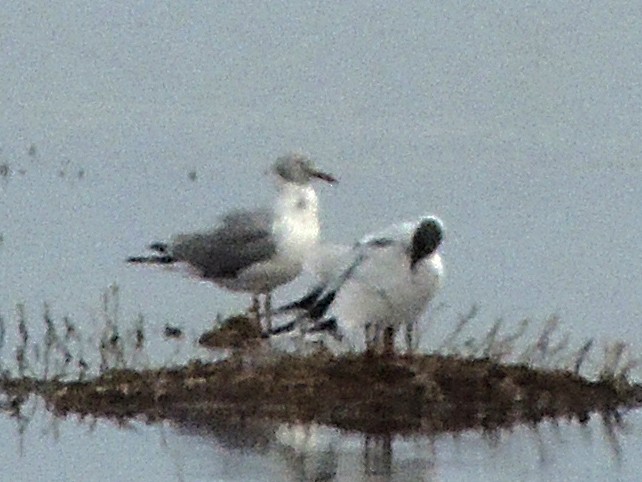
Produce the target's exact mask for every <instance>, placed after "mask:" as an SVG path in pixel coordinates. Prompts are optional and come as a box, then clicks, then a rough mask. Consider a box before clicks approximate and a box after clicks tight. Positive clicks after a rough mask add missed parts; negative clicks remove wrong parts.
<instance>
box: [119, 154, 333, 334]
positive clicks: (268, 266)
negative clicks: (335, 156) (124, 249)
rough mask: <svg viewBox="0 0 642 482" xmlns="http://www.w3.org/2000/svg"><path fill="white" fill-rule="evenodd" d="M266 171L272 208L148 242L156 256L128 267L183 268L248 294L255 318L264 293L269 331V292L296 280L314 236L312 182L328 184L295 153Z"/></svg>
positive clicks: (136, 260) (316, 223)
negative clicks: (273, 188)
mask: <svg viewBox="0 0 642 482" xmlns="http://www.w3.org/2000/svg"><path fill="white" fill-rule="evenodd" d="M271 171H272V173H273V174H274V175H275V178H276V180H277V187H278V191H279V194H278V196H277V199H276V201H275V203H274V205H273V207H272V208H261V209H255V210H235V211H232V212H229V213H227V214H225V215H224V216H222V218H221V222H220V223H219V225H217V226H216V227H214V228H213V229H211V230H208V231H203V232H195V233H188V234H178V235H176V236H174V237H173V238H172V240H171V241H170V242H168V243H159V242H156V243H152V244H151V245H150V246H149V248H150V249H151V250H153V251H155V252H156V254H153V255H151V256H136V257H131V258H129V259H128V261H129V262H131V263H148V264H161V265H175V264H182V265H187V267H188V268H189V271H190V272H191V273H193V274H195V275H196V276H198V277H200V278H202V279H205V280H209V281H212V282H214V283H216V284H217V285H219V286H221V287H223V288H227V289H229V290H233V291H243V292H249V293H252V295H253V303H252V308H251V310H252V311H253V312H255V313H256V316H257V320H258V319H259V309H260V306H259V299H258V297H259V295H261V294H263V295H265V305H264V311H265V313H266V323H267V329H270V327H271V318H270V312H271V307H270V305H271V303H270V295H271V292H272V291H273V290H274V289H275V288H277V287H278V286H281V285H283V284H285V283H288V282H290V281H292V280H293V279H294V278H296V277H297V276H298V275H299V273H300V272H301V269H302V267H303V264H304V262H305V259H306V256H307V254H308V253H309V252H310V251H311V250H312V249H313V248H314V245H315V244H316V243H317V241H318V238H319V230H320V228H319V219H318V210H319V203H318V199H317V195H316V192H315V190H314V188H313V187H312V185H311V182H312V181H313V180H314V179H321V180H323V181H326V182H329V183H334V182H336V180H335V178H334V177H332V176H331V175H329V174H326V173H324V172H321V171H319V170H317V169H316V168H315V167H314V164H313V163H312V162H311V161H310V160H309V159H308V158H307V157H305V156H303V155H301V154H288V155H285V156H282V157H279V158H278V159H277V160H276V162H275V163H274V164H273V166H272V169H271Z"/></svg>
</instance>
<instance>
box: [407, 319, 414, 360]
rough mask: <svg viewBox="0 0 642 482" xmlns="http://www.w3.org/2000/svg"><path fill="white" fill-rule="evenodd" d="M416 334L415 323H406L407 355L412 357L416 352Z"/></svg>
mask: <svg viewBox="0 0 642 482" xmlns="http://www.w3.org/2000/svg"><path fill="white" fill-rule="evenodd" d="M414 334H415V323H414V322H413V321H411V322H409V323H406V354H407V355H410V354H412V352H413V351H414V348H415V347H414V343H413V337H414Z"/></svg>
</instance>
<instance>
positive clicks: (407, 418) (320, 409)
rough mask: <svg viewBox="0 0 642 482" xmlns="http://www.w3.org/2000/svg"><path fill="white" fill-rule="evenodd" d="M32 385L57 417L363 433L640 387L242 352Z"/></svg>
mask: <svg viewBox="0 0 642 482" xmlns="http://www.w3.org/2000/svg"><path fill="white" fill-rule="evenodd" d="M25 383H26V382H24V381H23V382H22V389H20V387H21V385H20V382H19V381H15V380H14V381H10V380H5V381H4V382H3V385H4V386H5V391H6V392H11V391H14V392H15V391H16V390H17V391H24V390H26V389H29V390H30V391H35V392H37V393H39V394H40V395H41V396H42V397H44V398H45V400H46V401H47V403H48V405H49V407H50V408H51V409H52V410H53V411H54V412H56V413H57V414H60V415H66V414H70V413H75V414H79V415H92V416H97V417H113V418H118V419H122V418H130V417H142V418H143V419H146V420H149V421H154V420H159V419H169V420H175V421H179V422H180V421H182V420H185V419H186V418H189V419H190V422H191V423H192V424H193V423H195V421H196V423H198V420H199V419H200V420H202V421H203V424H207V422H208V421H209V420H210V419H211V418H212V417H214V416H216V417H219V418H220V417H224V418H226V419H230V420H233V419H241V418H248V417H250V418H258V419H270V420H274V421H279V422H317V423H322V424H328V425H332V426H335V427H338V428H342V429H350V430H359V431H362V432H366V433H387V432H393V431H394V432H401V433H404V432H414V433H436V432H444V431H459V430H465V429H472V428H486V429H492V428H496V427H502V426H508V425H512V424H515V423H523V422H530V423H536V422H539V421H541V420H542V419H545V418H559V417H563V418H567V419H569V418H572V419H578V420H580V421H582V422H584V421H587V420H588V419H589V417H590V414H591V413H592V412H600V413H608V414H613V413H617V412H618V411H619V410H622V409H626V408H631V407H636V406H639V405H640V404H642V387H641V386H639V385H633V384H630V383H628V382H626V381H625V380H610V381H606V380H605V381H597V382H594V381H589V380H586V379H584V378H582V377H580V376H577V375H574V374H572V373H570V372H566V371H547V370H539V369H534V368H531V367H528V366H523V365H500V364H497V363H494V362H491V361H490V360H486V359H465V358H461V357H457V356H442V355H415V356H404V357H396V358H381V357H369V356H365V355H353V356H346V357H340V358H334V357H331V356H329V355H324V354H318V355H315V356H311V357H296V356H291V355H287V356H286V355H284V356H280V357H278V358H276V359H274V358H272V359H263V360H261V361H258V359H253V358H252V357H248V356H245V357H243V356H241V355H237V356H232V357H231V358H229V359H227V360H224V361H220V362H216V363H209V364H206V363H200V362H193V363H191V364H189V365H187V366H184V367H179V368H164V369H160V370H145V371H134V370H129V369H123V370H110V371H109V372H107V373H105V374H104V375H102V376H100V377H98V378H95V379H93V380H88V381H74V382H61V381H40V382H34V383H32V384H31V386H28V384H25ZM12 384H15V386H14V388H13V390H12V389H11V385H12Z"/></svg>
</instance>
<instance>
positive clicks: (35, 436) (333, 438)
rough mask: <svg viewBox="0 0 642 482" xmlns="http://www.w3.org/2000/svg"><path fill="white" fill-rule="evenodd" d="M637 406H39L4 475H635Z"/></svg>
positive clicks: (5, 459) (2, 455) (7, 449)
mask: <svg viewBox="0 0 642 482" xmlns="http://www.w3.org/2000/svg"><path fill="white" fill-rule="evenodd" d="M640 423H642V419H641V417H640V412H639V411H638V412H637V413H634V414H630V415H629V416H628V417H626V418H625V421H624V422H623V423H622V424H619V425H616V426H609V425H605V424H604V423H603V421H602V420H601V419H600V418H597V417H596V418H594V419H593V420H592V421H590V422H589V423H588V424H587V425H585V426H580V425H578V424H576V423H568V422H559V423H552V422H547V423H543V424H541V425H540V426H538V427H517V428H515V429H513V430H510V431H507V430H505V431H500V432H493V433H487V434H481V433H477V432H466V433H462V434H458V435H450V434H445V435H439V436H435V437H432V438H427V437H400V436H396V437H385V436H366V435H362V434H358V433H346V432H340V431H338V430H336V429H332V428H329V427H325V426H318V425H316V426H293V425H281V426H273V425H270V424H267V423H264V424H259V423H256V424H244V425H241V424H237V425H225V424H223V425H221V424H213V425H212V427H209V428H205V429H204V428H201V429H193V428H190V427H176V426H172V425H170V424H164V425H155V426H149V425H144V424H141V423H136V422H133V423H131V424H129V425H128V426H126V427H118V426H117V425H116V424H115V423H113V422H108V421H101V420H99V421H95V422H92V421H83V422H80V421H78V420H77V419H75V418H73V417H71V418H69V419H66V420H62V421H61V420H58V419H55V418H53V417H52V416H51V415H48V414H46V413H45V412H44V411H43V410H41V409H37V408H36V411H35V414H34V417H33V420H32V421H31V423H30V424H29V425H27V426H26V427H25V428H24V429H23V431H22V434H20V433H19V431H18V429H19V425H18V424H17V423H16V422H14V421H12V420H8V419H7V418H5V417H3V418H2V419H0V424H1V427H2V430H3V433H5V434H13V435H14V436H13V437H11V441H10V443H6V444H4V446H3V450H2V452H0V461H1V462H2V464H3V467H4V469H3V475H2V477H3V480H34V481H35V480H43V481H44V480H96V479H100V480H114V481H116V480H159V481H161V480H162V481H164V480H238V481H247V480H292V481H297V480H339V481H341V480H364V481H366V480H367V481H380V480H399V481H403V480H425V481H433V480H434V481H437V480H490V479H492V480H498V481H512V480H524V481H536V480H541V481H548V480H591V481H592V480H595V481H598V480H630V481H633V480H638V474H639V465H637V464H638V460H637V459H638V458H639V457H638V455H639V432H638V434H636V433H634V431H635V428H634V427H636V426H638V427H639V424H640Z"/></svg>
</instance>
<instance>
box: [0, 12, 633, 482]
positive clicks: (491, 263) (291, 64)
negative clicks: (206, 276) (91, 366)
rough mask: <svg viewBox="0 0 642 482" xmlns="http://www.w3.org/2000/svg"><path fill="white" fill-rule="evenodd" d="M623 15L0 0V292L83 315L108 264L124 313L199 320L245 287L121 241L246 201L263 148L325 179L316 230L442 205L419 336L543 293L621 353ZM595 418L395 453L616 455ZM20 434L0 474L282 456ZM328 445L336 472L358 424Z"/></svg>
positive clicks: (7, 301) (605, 470) (444, 457)
mask: <svg viewBox="0 0 642 482" xmlns="http://www.w3.org/2000/svg"><path fill="white" fill-rule="evenodd" d="M640 25H642V23H641V19H640V9H639V5H638V4H637V3H636V2H618V1H608V2H607V1H598V2H584V3H578V2H573V3H570V2H557V1H555V2H553V1H544V2H536V3H534V2H505V1H485V2H474V3H473V2H456V1H451V2H404V1H402V2H395V3H394V4H393V3H389V4H384V3H383V2H379V3H373V2H366V1H354V2H339V1H329V2H322V3H321V2H305V1H299V2H228V3H224V2H198V3H197V2H190V3H189V4H179V3H178V2H137V5H135V6H132V5H131V4H130V2H113V1H110V2H80V1H78V2H56V3H55V4H54V3H53V2H42V1H41V2H38V1H31V2H3V5H2V8H1V9H0V165H2V164H6V165H8V166H9V167H10V170H11V173H10V175H9V176H8V177H7V178H0V235H2V238H1V239H2V241H0V293H1V296H0V314H1V315H2V316H3V317H5V318H9V319H12V318H13V317H15V314H14V307H15V304H16V303H18V302H20V301H24V302H25V303H26V306H27V312H28V314H29V316H30V317H32V318H33V319H34V325H35V328H34V329H38V327H41V322H40V320H39V319H38V316H37V315H38V314H39V313H40V311H41V304H42V302H43V301H49V302H51V303H52V304H53V312H54V315H58V316H59V315H63V314H69V315H71V317H72V318H73V319H74V320H76V322H77V323H79V324H81V325H83V326H82V327H81V328H82V329H83V330H85V331H87V330H88V331H91V330H92V329H95V330H98V329H99V328H98V327H99V326H100V325H101V323H102V322H101V320H100V314H99V309H100V295H101V293H102V292H103V290H104V289H105V288H106V287H107V286H108V285H109V284H110V283H114V282H116V283H118V284H119V285H120V287H121V310H122V315H123V318H125V319H134V317H135V316H136V314H137V313H139V312H142V313H143V314H145V316H146V319H147V322H148V326H149V329H153V328H154V327H158V329H160V327H162V326H163V325H164V324H165V323H166V322H171V323H179V324H183V325H185V326H188V327H189V331H191V332H192V333H197V332H198V331H199V330H202V329H203V328H206V327H209V324H210V322H211V320H212V319H213V318H214V314H215V313H216V312H217V311H221V312H223V313H228V312H231V311H234V310H236V309H241V308H244V307H245V306H246V304H247V301H248V300H247V296H242V295H235V294H231V293H228V292H225V291H222V290H219V289H216V288H214V287H212V286H210V285H206V284H202V283H198V282H195V281H193V280H190V279H185V278H182V277H181V276H179V275H172V274H168V273H163V272H160V271H150V270H144V269H135V268H132V267H129V266H126V265H125V264H124V262H123V260H124V259H125V258H126V257H127V256H129V255H132V254H138V253H140V252H141V250H142V249H143V247H144V246H145V245H146V244H147V243H148V242H149V241H152V240H155V239H162V238H165V237H167V236H169V235H171V234H173V233H175V232H177V231H182V230H188V229H196V228H203V227H207V226H209V225H211V224H212V223H213V222H214V221H215V220H216V219H217V217H218V215H219V214H220V213H222V212H224V211H226V210H228V209H231V208H234V207H238V206H252V205H257V204H259V203H262V202H265V201H267V200H269V199H270V196H271V194H272V191H271V187H270V186H269V184H267V183H266V179H265V176H264V174H263V173H264V171H265V170H266V168H267V167H268V166H269V165H270V164H271V162H272V161H273V160H274V159H275V158H276V156H278V155H280V154H282V153H284V152H285V151H289V150H293V149H298V150H302V151H304V152H306V153H308V154H309V155H311V156H312V157H313V158H315V159H316V160H317V163H318V164H319V166H320V167H323V168H325V169H326V170H328V171H330V172H332V173H333V174H335V175H336V176H337V177H339V178H340V181H341V182H340V184H339V185H338V186H336V187H332V188H330V187H325V186H323V187H320V189H319V195H320V198H321V203H322V209H323V211H322V218H323V223H324V231H323V236H324V237H325V238H326V239H328V240H332V241H337V242H352V241H353V240H354V239H356V238H358V237H360V236H362V235H363V234H364V233H367V232H370V231H373V230H376V229H380V228H382V227H384V226H386V225H387V224H389V223H392V222H396V221H400V220H405V219H412V218H414V217H415V216H417V215H419V214H425V213H435V214H438V215H440V216H441V217H442V218H443V220H444V222H445V224H446V227H447V229H448V231H447V237H446V242H445V245H444V247H443V251H444V257H445V262H446V267H447V274H448V276H447V280H446V283H445V286H444V289H443V291H442V292H441V294H440V296H439V298H438V300H437V302H443V303H445V304H446V305H447V307H446V308H445V309H443V310H441V311H440V312H439V313H438V315H437V321H438V323H436V324H435V325H434V326H433V327H431V329H430V330H429V331H428V332H427V334H426V335H425V338H426V341H427V346H428V347H429V348H431V347H433V348H434V347H435V346H436V345H438V344H439V341H440V340H441V337H443V335H444V334H445V333H448V332H449V331H450V330H451V329H452V327H453V325H454V323H455V320H456V316H457V313H462V312H466V311H468V309H469V308H470V306H471V305H472V304H473V303H479V304H480V305H481V313H480V316H479V319H478V320H477V321H476V324H475V326H473V327H472V328H471V330H472V331H473V334H476V335H478V336H479V335H481V334H483V333H485V332H486V330H487V329H488V326H489V325H490V324H491V323H492V322H493V321H494V320H495V319H496V318H497V317H503V318H504V319H505V320H506V322H507V325H508V326H507V329H510V328H512V327H513V326H514V325H516V324H517V322H518V321H519V320H521V319H522V318H533V319H534V320H537V321H540V320H543V319H544V318H545V317H547V316H548V315H550V314H551V313H557V314H559V315H560V316H561V318H562V321H563V323H564V325H563V329H564V330H566V331H569V332H570V334H571V339H572V340H574V341H576V342H577V343H580V342H581V341H583V340H584V339H585V338H588V337H597V338H598V339H600V340H605V339H606V340H615V339H624V340H626V341H629V342H630V343H631V344H632V347H633V349H634V350H635V351H636V352H637V353H639V349H640V339H641V338H642V297H641V296H640V293H641V292H642V270H641V269H640V268H641V267H642V250H641V249H640V240H641V239H642V223H641V222H640V219H641V217H642V188H641V186H642V140H641V136H640V133H641V132H642V125H641V124H642V86H641V80H640V79H642V61H641V56H640V52H642V30H641V27H640ZM32 144H33V145H35V146H36V152H35V153H34V155H32V156H30V155H29V154H28V149H29V146H31V145H32ZM81 169H82V170H83V171H84V177H83V178H82V179H78V175H77V174H78V172H79V171H80V170H81ZM21 170H24V174H21V173H20V171H21ZM61 170H62V171H64V173H65V175H64V177H60V175H59V171H61ZM190 171H195V172H196V173H197V180H196V182H192V181H190V180H189V179H188V173H189V172H190ZM303 286H304V282H303V281H301V282H299V283H298V285H297V284H295V285H294V286H289V287H286V288H284V289H282V290H280V291H279V292H278V294H277V297H278V299H279V300H287V299H289V297H291V296H294V295H295V294H298V293H299V292H300V290H301V289H302V288H303ZM10 335H11V336H15V334H11V333H10ZM8 346H9V345H8ZM153 349H157V347H154V348H153ZM598 351H599V349H598ZM4 353H6V351H5V352H4ZM637 418H639V416H638V417H637ZM595 423H599V421H597V422H595ZM0 424H2V427H1V428H2V432H3V433H10V434H15V433H16V432H15V430H16V425H15V423H14V422H13V420H11V419H8V418H7V417H2V418H0ZM594 425H595V424H594V423H593V424H592V426H594ZM549 428H550V427H549ZM602 428H603V427H601V426H595V427H594V428H591V427H589V428H587V430H588V432H587V430H582V432H581V433H580V429H577V430H575V429H572V428H571V429H570V430H567V429H564V430H563V431H561V429H560V426H558V425H555V426H554V427H552V428H551V431H550V432H547V431H546V430H547V429H546V427H544V429H542V430H540V428H538V429H537V430H536V431H535V432H534V433H533V432H529V431H528V430H530V429H528V430H527V429H524V430H523V431H522V429H517V430H516V431H515V432H514V433H511V434H504V435H505V436H504V438H503V439H502V440H503V441H504V442H506V441H508V442H509V443H504V444H501V445H500V444H497V443H495V441H494V440H493V441H491V442H488V440H486V439H485V437H486V436H480V435H477V434H464V435H463V436H460V437H458V438H457V439H454V438H453V439H451V438H449V436H446V437H441V438H439V439H438V440H437V441H436V449H435V451H436V453H437V455H436V456H435V458H434V459H430V460H428V461H427V459H426V457H432V455H427V451H426V450H423V451H422V455H421V457H423V458H415V459H413V458H412V457H413V455H412V453H411V452H410V451H408V450H409V449H403V450H399V452H398V453H397V455H396V456H395V461H397V462H399V461H400V460H401V461H402V463H404V462H403V461H404V460H406V458H408V457H410V459H411V461H412V462H413V463H415V466H418V467H419V466H421V467H428V469H426V470H430V471H431V474H432V473H433V471H434V474H437V477H438V478H444V479H445V480H457V479H459V480H470V479H471V478H475V477H477V478H480V479H489V478H491V477H492V478H494V479H496V480H515V479H520V480H541V479H542V476H543V477H544V478H546V479H549V478H551V477H564V478H566V479H573V478H577V479H578V480H579V479H582V480H588V479H589V478H590V477H597V479H596V480H604V479H606V478H609V477H611V476H613V475H614V474H617V476H619V477H620V478H621V479H622V480H629V479H634V478H635V476H636V474H639V472H640V470H639V466H636V464H637V465H639V457H638V452H639V448H638V447H639V436H636V435H635V434H634V433H635V432H634V431H631V433H628V434H624V435H622V445H621V446H620V447H619V450H620V454H619V455H618V456H615V455H614V453H613V452H612V451H611V449H613V447H612V446H610V445H609V444H607V443H606V442H604V439H605V438H608V437H603V436H602V432H603V430H602ZM591 430H592V431H591ZM56 433H57V434H58V436H57V437H54V435H50V436H49V435H47V434H56ZM168 433H169V432H168ZM542 433H543V434H544V435H543V436H542ZM587 434H588V437H587ZM156 435H158V437H156ZM531 435H534V436H533V437H531ZM26 437H27V440H26V443H25V447H26V454H27V455H25V454H22V458H20V459H18V457H19V448H17V447H19V446H18V441H17V436H15V437H12V438H11V439H10V438H9V437H6V438H5V439H4V440H5V442H4V445H3V447H2V450H0V456H1V457H2V458H3V460H5V459H6V462H5V463H2V464H0V465H2V467H3V468H4V469H5V472H3V474H4V476H6V477H8V478H10V479H12V480H17V479H19V478H23V479H25V480H26V479H29V480H38V479H40V480H50V479H52V478H55V477H58V478H59V479H67V480H69V479H73V478H76V479H77V480H86V479H87V478H88V477H98V478H101V479H103V480H108V479H109V478H110V477H112V478H113V477H116V478H118V479H121V478H122V477H121V476H125V477H126V476H132V477H135V478H138V477H139V476H140V477H147V479H148V480H154V481H157V480H161V479H163V477H166V478H168V479H172V480H173V479H175V478H176V477H177V474H178V473H179V472H181V471H184V473H185V475H186V479H190V478H201V479H202V478H206V477H214V476H220V477H227V478H230V477H234V476H237V477H238V478H239V480H248V479H250V478H252V477H256V476H257V474H261V475H265V474H268V473H270V474H271V473H276V474H281V473H285V472H283V470H285V469H284V468H283V467H285V465H284V462H283V458H282V457H281V456H279V455H278V454H276V455H275V454H274V453H270V454H264V453H261V454H257V453H255V452H243V453H241V452H239V451H233V450H228V449H227V448H225V447H223V446H222V445H221V444H220V442H219V441H217V440H215V439H214V438H209V437H203V438H200V437H185V438H182V437H181V436H176V435H175V434H173V433H172V434H170V436H169V437H168V439H169V443H166V442H161V440H164V439H165V434H163V433H162V430H160V428H159V427H146V428H145V429H143V430H140V431H123V430H119V429H114V427H113V426H111V425H108V426H107V427H106V424H103V423H99V426H98V428H97V430H96V431H95V432H93V431H91V430H90V429H89V428H86V427H85V426H84V425H76V423H75V422H74V421H68V423H67V422H62V423H60V426H58V425H57V424H56V426H53V425H52V426H51V427H49V424H48V422H47V421H46V420H45V421H36V422H35V426H32V427H30V428H29V430H28V431H27V434H26ZM529 437H530V438H529ZM546 437H548V438H546ZM564 437H566V438H564ZM53 438H56V440H57V441H56V442H55V443H54V442H53V441H52V439H53ZM549 440H550V443H549ZM344 442H346V446H344V448H342V449H341V450H342V452H341V457H343V459H342V460H343V462H344V465H342V467H343V468H345V467H348V468H349V469H351V470H355V469H354V467H358V466H357V465H356V462H354V461H353V460H352V459H351V458H350V457H354V455H355V453H356V452H355V450H359V452H358V453H359V454H361V448H360V445H359V443H360V442H359V441H357V440H356V439H355V437H353V438H350V437H347V438H344ZM582 444H584V445H582ZM397 446H398V445H397ZM167 447H169V448H167ZM346 447H347V448H346ZM578 447H579V448H578ZM547 449H550V450H549V451H547ZM616 449H618V448H617V447H616ZM587 453H588V454H590V457H587V456H586V455H587ZM346 457H347V458H346ZM614 459H617V461H616V462H614ZM16 460H18V461H19V463H17V462H16ZM346 460H347V462H346ZM417 464H419V465H417ZM421 464H423V465H421ZM615 465H617V467H615ZM42 467H46V468H47V472H46V473H44V472H42ZM101 470H102V472H101ZM119 471H120V472H119ZM348 472H350V470H348ZM87 474H89V475H87ZM439 475H441V477H439Z"/></svg>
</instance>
